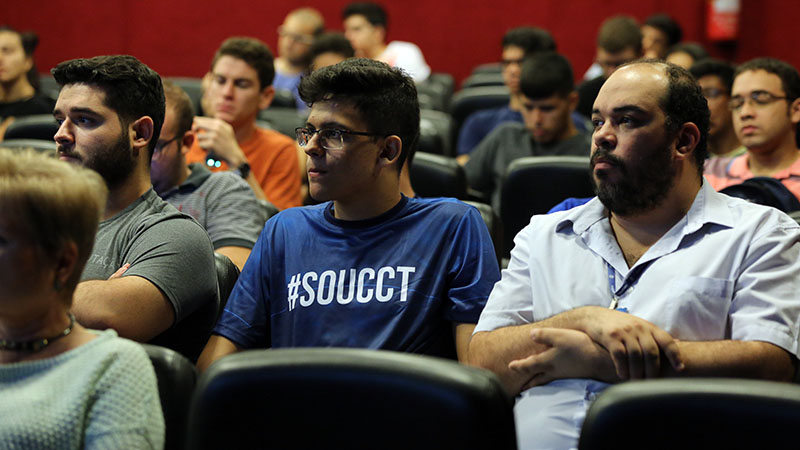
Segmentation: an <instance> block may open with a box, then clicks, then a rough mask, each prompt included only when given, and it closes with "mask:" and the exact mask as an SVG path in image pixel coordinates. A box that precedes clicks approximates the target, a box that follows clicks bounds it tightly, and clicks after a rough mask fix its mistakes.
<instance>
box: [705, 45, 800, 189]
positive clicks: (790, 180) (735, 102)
mask: <svg viewBox="0 0 800 450" xmlns="http://www.w3.org/2000/svg"><path fill="white" fill-rule="evenodd" d="M728 105H729V108H730V110H731V113H732V114H733V126H734V130H735V131H736V135H737V136H738V137H739V141H741V143H742V145H744V146H745V147H746V148H747V153H745V154H744V155H741V156H737V157H735V158H733V159H731V160H730V161H729V162H728V163H727V164H724V165H716V166H715V167H714V168H713V169H714V170H707V171H706V174H705V175H706V178H707V179H708V181H709V182H710V183H711V185H712V186H713V187H714V189H717V190H720V189H723V188H725V187H727V186H731V185H734V184H739V183H741V182H743V181H744V180H746V179H748V178H752V177H758V176H766V177H772V178H775V179H778V180H780V181H781V183H783V184H784V186H786V188H787V189H789V190H790V191H791V192H792V193H793V194H794V195H795V197H798V198H800V159H799V158H798V156H800V153H798V150H797V145H796V143H795V132H796V126H797V123H798V122H800V75H798V72H797V69H795V68H794V67H792V66H791V65H789V64H787V63H785V62H783V61H780V60H777V59H773V58H757V59H754V60H751V61H748V62H746V63H744V64H742V65H741V66H739V68H738V69H737V70H736V76H735V78H734V81H733V89H732V91H731V99H730V102H729V104H728ZM710 169H712V168H710Z"/></svg>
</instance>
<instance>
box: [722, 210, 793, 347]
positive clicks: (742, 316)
mask: <svg viewBox="0 0 800 450" xmlns="http://www.w3.org/2000/svg"><path fill="white" fill-rule="evenodd" d="M788 220H789V219H786V221H788ZM745 258H746V259H745V261H744V263H743V267H744V270H743V271H742V272H741V274H740V275H739V278H738V279H737V281H736V290H735V291H734V296H733V300H732V301H731V308H730V312H729V315H730V326H731V338H732V339H736V340H748V341H753V340H757V341H765V342H770V343H772V344H775V345H777V346H779V347H781V348H783V349H784V350H786V351H788V352H790V353H792V354H793V355H795V356H796V355H797V351H798V330H800V301H798V297H797V295H798V294H797V293H798V292H800V276H798V274H800V228H798V227H797V226H796V225H795V224H789V223H786V224H781V225H779V226H778V227H776V228H774V229H772V230H770V231H769V232H768V233H766V234H764V235H763V236H756V237H755V238H754V239H753V242H752V243H751V245H750V247H749V249H748V252H747V255H746V256H745Z"/></svg>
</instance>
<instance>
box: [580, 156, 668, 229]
mask: <svg viewBox="0 0 800 450" xmlns="http://www.w3.org/2000/svg"><path fill="white" fill-rule="evenodd" d="M600 157H603V158H604V159H605V160H606V161H608V162H609V163H611V164H614V165H615V166H616V169H617V170H619V172H620V175H621V176H620V181H619V182H616V183H611V182H608V181H606V180H605V178H606V176H605V174H604V173H602V172H600V173H599V174H598V175H595V174H594V166H595V163H596V160H597V158H600ZM591 166H592V177H591V179H592V185H593V186H594V192H595V194H596V195H597V197H598V198H599V199H600V201H601V202H603V205H605V207H606V208H608V210H609V211H611V212H613V213H614V214H617V215H619V216H632V215H636V214H640V213H644V212H647V211H651V210H653V209H655V208H656V207H658V206H659V205H660V204H661V202H663V201H664V199H665V198H666V197H667V193H668V192H669V190H670V189H671V188H672V185H673V184H674V182H675V174H676V172H677V169H676V168H675V165H674V163H673V161H672V158H671V157H670V151H669V148H668V147H667V146H666V145H664V144H663V143H662V144H661V145H660V146H657V148H655V149H654V150H653V151H651V152H649V154H647V155H642V156H641V157H639V159H638V160H637V161H636V165H635V166H633V167H632V165H631V163H630V162H625V161H623V160H622V159H620V158H619V157H617V156H615V155H612V154H610V152H609V151H608V150H604V149H601V148H598V149H597V150H596V151H595V153H594V154H593V155H592V159H591ZM595 177H597V178H599V180H596V179H595Z"/></svg>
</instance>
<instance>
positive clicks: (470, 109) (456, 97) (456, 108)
mask: <svg viewBox="0 0 800 450" xmlns="http://www.w3.org/2000/svg"><path fill="white" fill-rule="evenodd" d="M508 99H509V92H508V88H507V87H505V86H480V87H473V88H468V89H462V90H460V91H458V92H456V93H455V94H453V102H452V103H451V104H450V115H451V116H452V117H453V129H452V134H451V142H452V143H453V148H458V142H457V137H458V132H459V130H461V125H463V124H464V121H465V120H466V119H467V117H469V115H470V114H472V113H474V112H475V111H480V110H482V109H488V108H499V107H501V106H503V105H507V104H508Z"/></svg>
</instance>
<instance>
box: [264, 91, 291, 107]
mask: <svg viewBox="0 0 800 450" xmlns="http://www.w3.org/2000/svg"><path fill="white" fill-rule="evenodd" d="M269 107H270V108H291V109H294V110H297V102H296V100H295V99H294V94H292V91H287V90H284V89H276V90H275V97H274V98H273V99H272V103H270V104H269Z"/></svg>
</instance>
